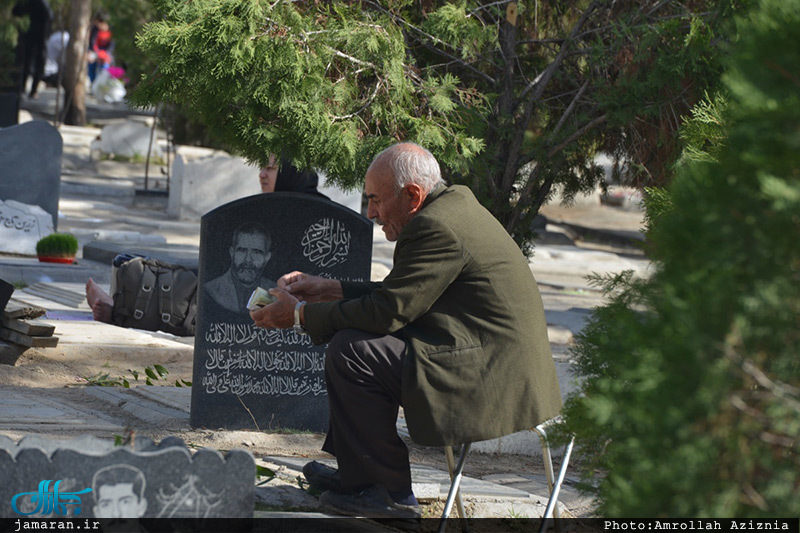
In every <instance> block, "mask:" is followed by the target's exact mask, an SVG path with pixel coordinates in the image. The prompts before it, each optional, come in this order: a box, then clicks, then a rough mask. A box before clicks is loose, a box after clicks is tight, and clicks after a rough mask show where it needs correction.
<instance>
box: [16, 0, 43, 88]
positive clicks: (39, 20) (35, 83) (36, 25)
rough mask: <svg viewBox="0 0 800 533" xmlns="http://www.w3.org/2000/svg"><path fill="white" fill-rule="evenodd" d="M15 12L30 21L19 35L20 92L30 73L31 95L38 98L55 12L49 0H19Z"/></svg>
mask: <svg viewBox="0 0 800 533" xmlns="http://www.w3.org/2000/svg"><path fill="white" fill-rule="evenodd" d="M13 14H14V16H16V17H24V16H27V17H28V20H29V21H30V22H29V26H28V29H27V31H25V33H24V34H22V35H20V36H19V41H18V44H17V62H18V64H19V66H20V68H21V77H20V87H19V92H20V94H23V93H24V92H25V84H26V83H27V81H28V76H29V75H30V76H33V80H32V83H31V89H30V93H29V95H30V97H31V98H37V97H38V96H39V94H38V91H39V82H40V81H42V78H44V64H45V47H46V42H47V36H48V35H49V34H50V23H51V21H52V20H53V12H52V11H51V10H50V4H48V3H47V0H19V1H18V2H17V3H16V4H15V5H14V10H13Z"/></svg>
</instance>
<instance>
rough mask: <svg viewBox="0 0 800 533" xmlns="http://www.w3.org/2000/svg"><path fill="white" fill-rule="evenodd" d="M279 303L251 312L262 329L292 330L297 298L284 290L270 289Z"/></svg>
mask: <svg viewBox="0 0 800 533" xmlns="http://www.w3.org/2000/svg"><path fill="white" fill-rule="evenodd" d="M269 293H270V294H271V295H273V296H275V297H276V298H277V299H278V301H277V302H274V303H271V304H269V305H265V306H264V307H261V308H259V309H255V310H253V311H250V318H252V319H253V323H254V324H255V325H256V326H258V327H260V328H291V327H292V326H294V307H295V305H297V302H298V300H297V298H295V297H294V296H292V295H291V294H289V293H288V292H286V291H285V290H283V289H270V290H269Z"/></svg>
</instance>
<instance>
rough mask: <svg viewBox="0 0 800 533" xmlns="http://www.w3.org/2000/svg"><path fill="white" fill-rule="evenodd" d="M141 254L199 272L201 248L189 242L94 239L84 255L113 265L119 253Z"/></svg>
mask: <svg viewBox="0 0 800 533" xmlns="http://www.w3.org/2000/svg"><path fill="white" fill-rule="evenodd" d="M121 253H128V254H131V255H140V256H145V257H150V258H153V259H158V260H160V261H165V262H167V263H174V264H177V265H181V266H184V267H186V268H188V269H189V270H191V271H192V272H194V273H195V274H197V271H198V258H199V248H198V247H197V246H192V245H188V244H166V243H163V244H156V243H132V242H113V241H93V242H90V243H87V244H86V245H84V247H83V257H84V258H85V259H91V260H92V261H96V262H98V263H105V264H107V265H109V267H110V266H111V261H113V259H114V257H116V256H117V254H121Z"/></svg>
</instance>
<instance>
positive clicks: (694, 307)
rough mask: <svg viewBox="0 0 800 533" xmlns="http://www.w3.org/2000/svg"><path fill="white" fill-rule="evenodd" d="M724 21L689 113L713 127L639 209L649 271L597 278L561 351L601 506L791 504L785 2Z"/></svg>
mask: <svg viewBox="0 0 800 533" xmlns="http://www.w3.org/2000/svg"><path fill="white" fill-rule="evenodd" d="M737 33H738V39H737V42H736V43H735V46H733V48H732V55H731V61H730V67H729V68H728V70H727V74H726V75H725V82H726V87H727V92H726V94H725V96H724V100H725V101H726V102H727V103H725V104H724V105H721V106H718V107H721V108H723V109H724V111H722V113H721V114H718V113H716V112H713V113H710V114H709V113H707V112H704V111H702V110H701V112H699V113H698V114H697V115H696V117H697V118H699V119H700V120H701V121H705V123H706V125H705V126H697V127H699V128H701V129H702V128H703V127H706V128H707V127H708V125H709V124H710V123H714V122H719V123H720V124H723V125H724V126H723V129H724V130H725V134H724V135H720V129H719V128H711V130H713V131H714V132H715V133H714V136H713V137H714V138H716V139H717V140H716V141H715V142H713V143H712V145H711V146H700V147H699V148H700V149H699V151H700V152H703V154H704V155H703V156H702V157H699V158H698V157H695V158H694V160H691V159H692V157H689V158H688V160H687V162H686V163H685V165H683V166H682V167H681V168H680V169H679V171H678V175H677V177H676V178H675V179H674V181H673V183H672V185H671V186H670V187H669V189H668V195H667V196H668V198H667V200H668V204H669V205H668V206H667V207H666V208H664V198H661V201H660V202H658V204H659V206H660V208H661V209H660V211H659V212H658V213H652V218H651V221H650V224H651V227H650V232H649V236H650V239H651V241H652V253H653V256H654V260H655V262H656V265H657V267H658V268H657V271H656V273H655V274H654V275H653V276H652V278H651V279H649V280H646V281H643V280H633V279H631V278H630V276H629V275H626V276H619V277H617V278H616V279H606V280H605V281H604V285H605V288H606V290H607V291H608V293H609V296H610V297H611V299H610V303H609V304H608V305H605V306H603V307H601V308H599V309H597V310H596V311H595V313H594V314H593V317H592V319H591V320H590V322H589V324H588V326H587V327H586V329H585V330H584V332H583V333H582V334H581V335H580V339H579V342H578V344H577V347H576V349H575V354H576V356H577V360H578V364H579V367H580V373H581V374H582V375H583V378H584V380H583V382H582V385H581V391H580V394H579V395H574V396H572V397H571V398H570V399H569V401H568V402H567V406H566V407H565V413H566V419H567V426H568V429H569V431H572V432H574V433H575V434H576V435H577V439H578V443H579V446H580V450H581V452H580V453H581V454H582V456H583V458H584V459H585V461H586V464H585V466H587V468H588V472H599V473H601V476H600V481H599V483H598V484H597V485H596V487H595V489H594V490H595V492H596V494H597V497H598V504H599V507H598V513H599V514H600V515H601V516H650V517H653V516H683V517H703V516H706V517H707V516H715V517H776V516H798V515H799V514H800V357H798V355H799V354H800V246H799V245H798V243H800V77H798V72H800V0H762V1H760V2H759V3H758V6H757V8H756V9H754V10H753V11H752V13H751V14H750V15H749V16H748V17H746V18H742V19H741V20H739V21H738V32H737ZM716 101H717V104H720V102H721V100H720V99H717V100H716ZM711 107H714V106H711ZM709 109H710V107H709V108H706V109H705V111H708V110H709ZM711 116H717V117H722V120H721V121H718V120H716V119H715V120H708V119H709V117H711ZM711 130H708V131H711ZM590 477H591V476H590ZM595 481H596V480H595Z"/></svg>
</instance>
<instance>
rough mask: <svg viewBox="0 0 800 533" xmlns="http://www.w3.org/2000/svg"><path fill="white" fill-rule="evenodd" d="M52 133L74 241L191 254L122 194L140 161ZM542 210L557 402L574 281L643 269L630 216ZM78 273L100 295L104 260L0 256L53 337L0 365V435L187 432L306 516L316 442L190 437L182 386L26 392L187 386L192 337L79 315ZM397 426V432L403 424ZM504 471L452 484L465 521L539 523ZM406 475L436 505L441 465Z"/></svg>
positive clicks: (183, 235) (517, 444)
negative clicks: (86, 378)
mask: <svg viewBox="0 0 800 533" xmlns="http://www.w3.org/2000/svg"><path fill="white" fill-rule="evenodd" d="M46 101H47V93H45V95H44V96H43V98H42V100H41V101H40V102H38V103H37V104H36V105H33V106H27V107H31V108H32V109H33V115H34V116H37V115H38V114H40V113H43V111H42V109H44V108H46V105H45V104H46ZM106 107H108V106H106ZM23 108H26V103H23ZM90 108H91V106H90ZM103 111H104V113H105V115H104V120H108V119H109V116H110V117H111V118H113V117H114V116H116V115H115V114H116V113H117V111H119V116H125V114H124V113H123V112H121V111H120V110H115V109H110V110H109V109H104V110H103ZM61 133H62V136H63V138H64V158H63V169H64V170H63V175H62V184H61V195H60V203H59V222H58V227H59V230H60V231H70V232H72V233H74V234H76V236H78V238H79V240H80V242H81V244H82V245H85V244H87V243H90V242H93V241H113V242H117V243H123V244H124V245H126V246H132V247H135V246H139V245H141V246H159V245H165V246H168V247H171V249H172V250H175V249H177V247H182V248H181V249H182V250H184V251H186V252H187V253H189V254H192V253H194V254H196V253H197V248H198V246H199V233H200V231H199V230H200V225H199V221H178V220H170V219H169V218H168V217H167V216H166V212H165V206H163V205H161V206H159V205H154V204H152V203H151V204H142V203H139V202H137V198H136V194H135V190H136V189H137V188H141V187H142V186H143V177H142V176H143V174H144V167H143V165H136V164H133V163H114V162H110V161H96V160H93V159H92V158H91V152H90V150H89V143H90V142H91V140H92V139H94V138H96V136H97V134H99V130H98V129H93V128H75V127H62V128H61ZM254 179H256V177H255V176H254ZM543 212H544V213H545V215H546V217H547V219H548V225H547V226H546V227H545V229H544V231H542V239H541V240H540V242H539V244H538V245H537V247H536V252H535V255H534V257H533V258H532V260H531V269H532V270H533V272H534V274H535V276H536V278H537V281H538V282H539V284H540V290H541V292H542V298H543V301H544V304H545V309H546V315H547V321H548V332H549V335H550V340H551V344H552V348H553V353H554V357H555V359H556V366H557V369H558V372H559V380H560V382H561V386H562V393H563V394H564V395H566V394H568V393H569V392H570V391H571V390H573V389H574V387H575V378H574V375H573V373H572V365H571V363H570V356H569V346H570V345H571V344H572V338H573V335H574V334H575V333H577V332H579V331H580V330H581V328H582V327H583V325H584V323H585V321H586V319H587V318H588V316H589V315H590V313H591V309H592V308H593V307H595V306H597V305H599V304H600V303H601V302H602V299H601V295H600V293H599V292H598V291H597V290H596V288H594V287H592V286H591V285H590V284H589V283H588V282H587V281H586V279H585V276H586V275H587V274H589V273H593V272H594V273H601V274H602V273H614V272H619V271H621V270H625V269H632V270H634V271H636V272H638V273H640V274H642V275H646V273H647V269H648V262H647V261H646V259H645V258H644V257H643V256H642V255H641V253H639V252H638V251H637V250H636V249H635V248H634V247H631V246H629V244H628V243H629V241H630V240H631V239H634V240H640V239H641V235H640V234H639V233H638V229H639V227H640V225H641V213H640V212H638V211H635V210H634V211H625V210H621V209H618V208H614V207H608V206H605V205H602V204H600V203H599V202H595V203H594V205H589V206H587V205H584V206H581V207H580V208H579V209H578V210H577V211H576V210H575V209H572V210H570V209H564V208H562V207H559V206H548V207H547V208H546V209H545V210H543ZM581 239H587V240H586V241H581ZM374 242H375V244H374V253H373V268H372V278H373V279H381V278H382V277H383V276H384V275H385V274H386V273H387V272H388V271H389V269H390V268H391V259H392V251H393V244H392V243H388V242H386V241H385V240H384V238H383V234H382V232H381V231H379V229H378V228H377V227H376V232H375V237H374ZM88 277H93V278H94V279H95V280H96V281H98V283H100V284H101V285H103V286H105V287H106V288H108V285H109V283H110V268H109V267H108V264H107V263H98V262H95V261H92V260H89V259H86V258H83V257H79V260H78V262H77V264H76V265H73V266H70V267H64V266H61V265H59V266H52V265H44V264H41V263H38V262H36V261H35V259H31V258H20V257H3V256H0V278H3V279H5V280H7V281H10V282H17V281H24V282H26V283H27V284H28V285H34V284H35V283H44V284H46V285H45V286H46V287H50V288H51V289H54V290H55V296H54V293H53V292H45V293H42V292H41V290H40V291H39V292H37V291H36V290H31V289H30V288H29V289H25V290H21V291H17V292H16V293H15V297H17V298H20V299H24V300H25V301H27V302H29V303H31V304H35V305H41V306H44V307H45V308H47V309H48V310H49V316H48V320H49V321H50V322H53V323H56V324H57V330H56V335H58V336H60V342H59V346H58V347H56V348H41V349H31V350H28V351H27V352H25V353H24V354H23V355H22V356H21V357H20V360H19V361H18V362H17V365H16V366H15V367H11V368H2V369H0V407H2V409H1V410H0V434H4V435H8V436H11V437H13V438H21V437H23V436H25V435H30V434H41V435H49V436H53V437H64V436H69V435H74V434H84V433H91V434H95V435H97V436H103V437H109V436H111V435H113V434H115V433H119V432H122V431H123V430H124V429H125V428H130V427H142V428H147V431H148V432H149V433H151V434H152V435H151V436H152V437H153V438H156V439H157V438H159V437H163V436H166V435H168V434H178V435H183V436H187V435H188V436H189V438H190V439H195V440H196V441H197V443H198V444H199V445H210V446H217V447H220V448H224V447H226V446H227V447H245V449H248V448H249V449H251V450H253V451H254V453H256V455H257V456H258V457H259V458H260V460H261V461H264V462H265V463H266V464H269V465H272V466H274V467H275V468H277V470H278V472H279V476H278V479H276V480H275V482H274V483H272V484H271V485H270V486H268V487H266V488H259V489H258V498H259V501H262V502H264V503H267V504H269V505H270V506H272V507H277V508H284V507H291V508H298V507H299V508H305V509H311V510H313V509H316V504H315V502H316V499H315V498H313V497H310V496H308V495H307V493H305V491H302V490H299V488H298V487H297V486H296V483H294V481H293V480H294V479H295V478H296V477H297V475H298V474H299V469H300V467H301V466H302V464H303V463H304V462H305V461H307V460H308V459H307V457H309V456H312V457H313V456H314V454H318V453H319V452H318V449H319V445H320V442H321V441H320V437H319V436H318V435H300V436H298V435H270V436H267V435H265V434H263V433H259V432H214V435H211V433H212V432H205V433H204V432H202V431H200V432H197V431H195V432H194V433H192V429H191V428H189V426H188V415H189V394H190V393H189V391H190V389H187V388H178V387H146V386H139V387H134V388H131V389H123V388H117V387H77V388H48V389H43V388H37V386H36V372H37V371H36V369H37V365H38V366H39V367H42V366H44V365H45V364H50V365H52V364H53V361H54V360H56V361H58V362H59V363H63V365H64V368H65V370H64V375H65V383H64V385H65V386H67V385H70V384H73V383H71V382H70V379H71V380H73V381H74V378H75V374H76V372H80V371H81V369H83V371H85V372H91V371H93V370H95V369H96V368H97V365H98V364H103V365H106V366H105V367H106V368H111V369H112V371H111V374H112V375H115V374H113V372H114V371H115V370H118V371H119V372H120V373H123V372H124V371H125V369H126V368H143V367H144V366H148V365H151V364H154V363H159V364H164V365H165V366H167V367H168V368H171V369H172V368H178V369H179V370H178V371H177V372H176V374H177V376H178V377H183V376H185V375H186V374H185V373H186V372H188V377H187V379H191V357H192V352H193V347H192V342H191V339H180V338H176V337H173V336H171V335H166V334H161V333H150V332H141V331H135V330H125V329H122V328H116V327H113V326H109V325H106V324H100V323H95V322H91V321H87V318H88V316H89V310H88V307H87V305H86V304H85V302H81V301H80V295H81V294H82V292H83V283H84V282H85V280H86V279H87V278H88ZM59 291H60V292H61V297H59V295H58V293H59ZM76 294H77V295H78V298H77V300H76V299H75V298H74V297H75V295H76ZM76 301H78V303H77V304H76V303H75V302H76ZM0 366H3V365H0ZM76 369H77V370H76ZM180 369H182V370H180ZM187 369H188V370H187ZM181 372H184V374H183V375H181ZM398 425H399V428H400V430H401V431H402V430H403V422H402V420H400V421H399V422H398ZM219 434H222V435H219ZM260 439H268V440H269V442H262V441H261V440H260ZM535 440H536V439H535V438H534V437H533V435H532V434H527V435H522V436H520V435H517V436H515V437H514V438H509V439H505V440H498V441H491V442H488V443H483V444H482V445H480V446H477V451H476V452H475V453H480V452H481V451H483V452H487V453H503V454H508V453H522V454H527V455H531V454H535V453H537V452H536V449H537V446H538V445H537V444H536V443H535V442H534V441H535ZM275 449H278V450H291V453H287V454H285V455H284V454H275V453H269V450H275ZM532 450H533V451H532ZM259 451H262V452H266V453H258V452H259ZM298 455H300V456H305V457H297V456H298ZM443 465H444V463H443V462H442V466H443ZM515 470H516V471H512V472H508V473H500V474H493V475H491V476H487V477H486V478H485V479H483V480H478V479H467V480H466V481H465V482H464V488H463V492H464V493H465V498H467V499H468V501H469V502H470V508H471V509H472V512H473V514H474V516H478V517H507V516H530V517H536V516H540V515H541V513H542V511H543V507H542V504H543V503H544V502H546V497H545V496H544V495H545V494H546V493H547V489H546V482H545V480H544V475H543V471H541V470H538V471H536V472H533V471H529V472H524V471H519V470H518V469H515ZM413 477H414V481H415V491H416V492H417V494H418V495H420V496H421V497H423V498H433V499H435V498H439V497H441V495H442V491H443V490H444V491H446V485H447V483H446V480H445V477H446V474H445V473H444V472H443V471H442V470H441V469H433V468H431V467H430V466H422V465H418V464H415V465H414V468H413ZM574 481H575V478H574V476H570V477H568V480H567V484H566V485H565V488H564V492H563V493H562V498H561V501H562V503H563V504H564V505H565V507H566V508H567V509H568V510H571V511H572V512H573V513H574V514H575V515H578V516H585V515H586V514H588V513H589V512H590V509H591V503H590V502H589V501H588V500H587V499H586V498H585V497H582V496H580V495H579V494H578V493H577V491H575V490H574V489H573V487H572V483H573V482H574ZM276 487H278V488H276Z"/></svg>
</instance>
